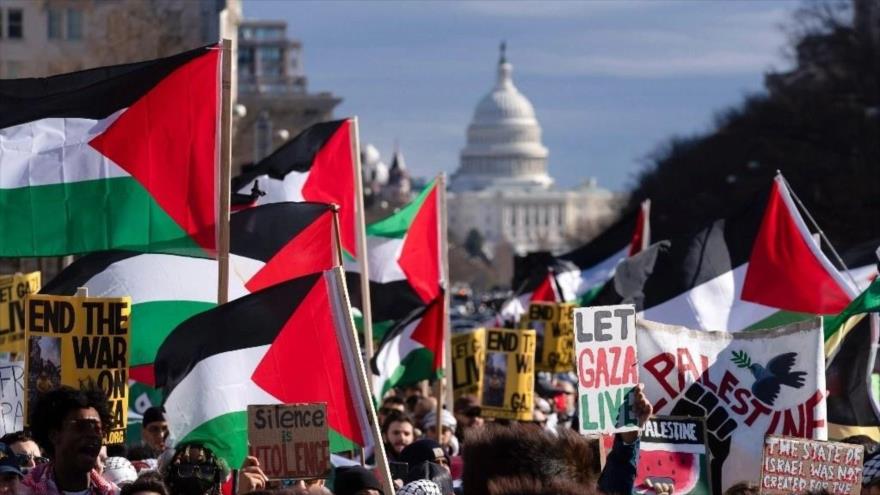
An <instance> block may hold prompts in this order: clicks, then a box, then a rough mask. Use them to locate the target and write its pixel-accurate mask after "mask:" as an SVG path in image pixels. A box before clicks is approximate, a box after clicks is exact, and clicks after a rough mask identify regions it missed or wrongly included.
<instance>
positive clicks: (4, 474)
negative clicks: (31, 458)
mask: <svg viewBox="0 0 880 495" xmlns="http://www.w3.org/2000/svg"><path fill="white" fill-rule="evenodd" d="M21 478H22V474H21V469H20V468H19V461H18V459H17V455H16V454H15V453H14V452H13V451H12V449H11V448H10V446H9V445H8V444H5V443H0V495H19V494H20V493H21Z"/></svg>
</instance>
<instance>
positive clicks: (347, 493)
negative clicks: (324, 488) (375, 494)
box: [333, 466, 384, 495]
mask: <svg viewBox="0 0 880 495" xmlns="http://www.w3.org/2000/svg"><path fill="white" fill-rule="evenodd" d="M369 489H373V490H378V491H379V493H383V494H384V492H383V491H382V485H380V484H379V480H377V479H376V476H375V475H374V474H373V472H372V471H370V470H368V469H366V468H363V467H361V466H348V467H339V468H336V477H335V479H334V480H333V493H335V494H336V495H354V494H355V493H357V492H359V491H361V490H369Z"/></svg>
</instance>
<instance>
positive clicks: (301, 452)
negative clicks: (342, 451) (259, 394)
mask: <svg viewBox="0 0 880 495" xmlns="http://www.w3.org/2000/svg"><path fill="white" fill-rule="evenodd" d="M248 443H249V444H250V447H249V451H250V455H252V456H254V457H256V458H257V459H258V460H259V461H260V468H262V470H263V472H264V473H265V474H266V476H267V477H269V478H271V479H303V478H326V477H327V476H328V475H329V474H330V437H329V429H328V426H327V405H326V404H323V403H321V404H289V405H281V404H275V405H268V406H257V405H251V406H248Z"/></svg>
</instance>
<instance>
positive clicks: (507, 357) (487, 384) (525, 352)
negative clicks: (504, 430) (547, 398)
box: [480, 328, 535, 421]
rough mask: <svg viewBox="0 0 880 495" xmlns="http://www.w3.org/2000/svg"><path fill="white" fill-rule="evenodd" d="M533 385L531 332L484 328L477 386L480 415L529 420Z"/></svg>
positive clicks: (533, 364)
mask: <svg viewBox="0 0 880 495" xmlns="http://www.w3.org/2000/svg"><path fill="white" fill-rule="evenodd" d="M534 387H535V331H534V330H505V329H501V328H487V329H486V352H485V354H484V363H483V383H482V386H481V387H480V406H482V410H483V416H486V417H489V418H503V419H515V420H519V421H529V420H531V419H532V409H533V408H534Z"/></svg>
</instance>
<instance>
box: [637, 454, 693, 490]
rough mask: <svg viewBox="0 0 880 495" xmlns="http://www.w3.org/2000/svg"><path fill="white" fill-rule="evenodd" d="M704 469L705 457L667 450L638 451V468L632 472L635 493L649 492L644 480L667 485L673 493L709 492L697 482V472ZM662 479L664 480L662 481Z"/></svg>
mask: <svg viewBox="0 0 880 495" xmlns="http://www.w3.org/2000/svg"><path fill="white" fill-rule="evenodd" d="M705 470H706V456H704V455H700V454H690V453H687V452H670V451H667V450H659V449H658V450H653V449H652V450H645V449H642V450H641V451H640V452H639V469H638V472H637V473H636V491H637V492H638V493H646V494H647V493H653V490H651V488H649V487H648V485H647V480H648V479H649V478H650V479H652V480H654V481H658V480H660V481H665V482H668V483H669V482H671V483H672V484H673V486H674V487H675V493H676V494H695V495H696V494H702V493H706V494H708V493H709V487H708V486H706V485H705V483H700V473H701V472H705ZM663 478H665V480H664V479H663Z"/></svg>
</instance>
